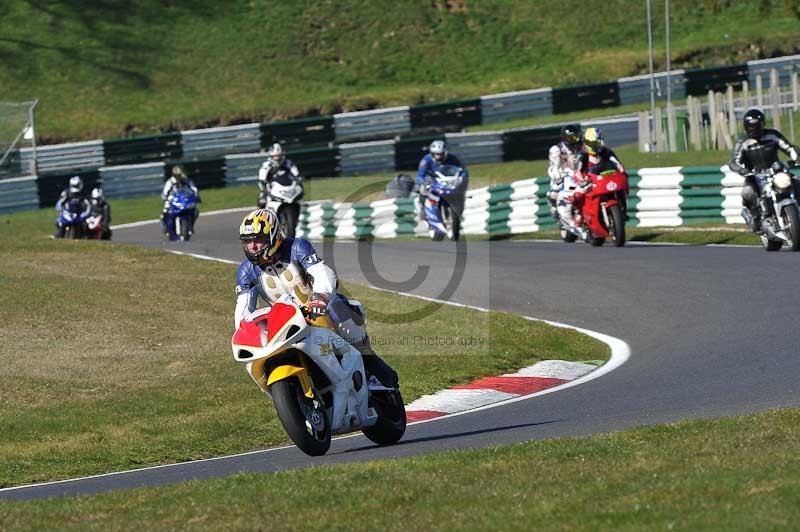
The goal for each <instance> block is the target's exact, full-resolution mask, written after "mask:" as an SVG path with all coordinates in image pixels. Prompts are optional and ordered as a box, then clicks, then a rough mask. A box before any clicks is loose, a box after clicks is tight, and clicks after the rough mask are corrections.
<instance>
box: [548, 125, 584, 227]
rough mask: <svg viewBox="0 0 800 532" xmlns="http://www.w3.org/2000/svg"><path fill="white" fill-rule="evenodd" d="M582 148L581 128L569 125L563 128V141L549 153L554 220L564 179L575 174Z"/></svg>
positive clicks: (549, 198) (551, 203)
mask: <svg viewBox="0 0 800 532" xmlns="http://www.w3.org/2000/svg"><path fill="white" fill-rule="evenodd" d="M581 147H582V139H581V126H579V125H577V124H568V125H565V126H563V127H562V128H561V141H560V142H558V143H557V144H553V145H552V146H550V150H549V151H548V152H547V159H548V160H549V161H550V166H548V168H547V175H549V176H550V191H549V192H548V194H547V202H548V203H549V204H550V213H551V214H552V215H553V218H556V216H557V207H556V205H557V203H558V193H559V191H560V190H561V185H562V184H563V183H564V177H565V176H567V175H571V174H573V173H574V172H575V169H576V168H577V165H578V154H579V152H580V150H581Z"/></svg>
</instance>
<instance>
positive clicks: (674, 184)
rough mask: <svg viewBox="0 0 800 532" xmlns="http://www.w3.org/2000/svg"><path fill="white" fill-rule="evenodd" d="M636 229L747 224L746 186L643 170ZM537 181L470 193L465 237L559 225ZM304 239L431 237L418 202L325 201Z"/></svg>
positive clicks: (694, 172) (712, 173)
mask: <svg viewBox="0 0 800 532" xmlns="http://www.w3.org/2000/svg"><path fill="white" fill-rule="evenodd" d="M629 177H630V180H629V183H630V196H629V198H628V214H629V215H630V220H629V222H628V225H629V226H631V227H637V226H638V227H664V226H667V227H676V226H681V225H690V224H694V223H701V222H707V221H715V222H724V223H742V219H741V217H740V216H739V213H740V212H741V197H740V193H741V186H742V182H743V181H742V180H741V178H740V177H739V176H738V175H736V176H735V175H732V174H731V172H730V170H728V169H727V167H723V168H720V167H716V166H701V167H679V166H676V167H669V168H642V169H639V170H631V171H630V173H629ZM548 186H549V179H548V178H547V177H536V178H531V179H524V180H521V181H515V182H513V183H507V184H502V185H495V186H490V187H481V188H476V189H472V190H469V191H468V193H467V198H466V201H465V205H464V215H463V221H462V233H463V234H467V235H470V234H471V235H480V234H484V235H490V236H503V235H510V234H518V233H528V232H536V231H538V230H540V229H543V228H553V227H555V226H556V224H555V220H554V219H553V218H552V216H551V215H550V212H549V207H548V204H547V198H546V194H547V192H548ZM298 234H299V235H301V236H305V237H308V238H321V237H330V238H370V237H379V238H392V237H395V236H401V235H418V236H423V235H427V226H426V224H425V223H424V222H421V221H419V219H418V217H417V215H416V211H415V207H414V200H413V199H411V198H403V199H394V200H380V201H374V202H372V203H364V204H344V203H333V202H323V203H319V204H314V205H309V206H307V207H305V208H304V209H303V212H302V214H301V217H300V225H299V226H298Z"/></svg>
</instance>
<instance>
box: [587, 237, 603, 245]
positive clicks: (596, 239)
mask: <svg viewBox="0 0 800 532" xmlns="http://www.w3.org/2000/svg"><path fill="white" fill-rule="evenodd" d="M589 243H590V244H591V245H592V246H593V247H596V248H599V247H600V246H602V245H603V244H605V243H606V239H605V238H604V237H602V236H593V237H590V239H589Z"/></svg>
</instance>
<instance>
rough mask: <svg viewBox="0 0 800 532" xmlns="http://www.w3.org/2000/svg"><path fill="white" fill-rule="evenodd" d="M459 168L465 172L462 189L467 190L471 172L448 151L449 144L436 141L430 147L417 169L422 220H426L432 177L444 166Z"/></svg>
mask: <svg viewBox="0 0 800 532" xmlns="http://www.w3.org/2000/svg"><path fill="white" fill-rule="evenodd" d="M445 165H447V166H458V167H459V168H461V169H463V171H464V180H463V181H462V185H461V186H462V187H463V188H464V189H466V188H467V180H468V179H469V171H468V170H467V167H466V166H464V165H463V164H461V161H459V160H458V157H456V156H455V155H453V154H452V153H449V152H448V151H447V144H445V142H444V141H443V140H434V141H433V142H431V144H430V146H428V153H427V154H425V156H423V157H422V159H420V161H419V168H418V169H417V185H418V187H419V198H418V202H419V203H418V205H417V207H418V208H419V210H420V218H422V219H424V217H425V210H424V209H423V205H424V204H425V201H424V200H425V195H426V194H427V185H429V184H430V182H431V177H432V176H433V175H434V174H435V173H436V172H437V171H438V170H440V169H441V168H442V166H445Z"/></svg>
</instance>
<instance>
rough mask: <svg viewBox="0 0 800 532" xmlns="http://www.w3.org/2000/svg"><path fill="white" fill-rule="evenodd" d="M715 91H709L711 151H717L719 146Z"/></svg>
mask: <svg viewBox="0 0 800 532" xmlns="http://www.w3.org/2000/svg"><path fill="white" fill-rule="evenodd" d="M716 100H717V99H716V97H715V96H714V91H711V90H710V91H708V120H709V122H710V128H709V129H710V131H709V133H710V134H711V138H710V139H709V142H710V145H709V149H711V150H716V149H717V148H716V146H717V101H716Z"/></svg>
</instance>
